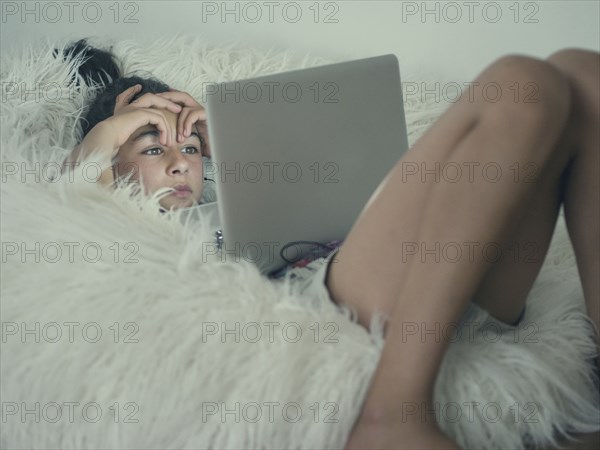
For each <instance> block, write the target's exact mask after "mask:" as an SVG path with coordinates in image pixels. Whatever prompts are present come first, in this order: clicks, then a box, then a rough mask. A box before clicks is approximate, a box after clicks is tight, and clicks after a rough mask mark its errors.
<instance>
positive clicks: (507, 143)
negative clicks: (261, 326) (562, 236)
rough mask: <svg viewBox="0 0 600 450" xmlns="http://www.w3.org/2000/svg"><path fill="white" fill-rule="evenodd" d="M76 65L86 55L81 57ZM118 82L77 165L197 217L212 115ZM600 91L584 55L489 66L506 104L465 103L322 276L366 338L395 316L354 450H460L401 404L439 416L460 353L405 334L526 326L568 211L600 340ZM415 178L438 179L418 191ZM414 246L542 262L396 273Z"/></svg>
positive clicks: (414, 264)
mask: <svg viewBox="0 0 600 450" xmlns="http://www.w3.org/2000/svg"><path fill="white" fill-rule="evenodd" d="M75 51H78V52H84V53H85V52H87V51H90V49H89V48H87V47H86V45H85V41H80V42H78V43H77V44H76V46H75ZM91 54H92V57H93V55H94V54H96V55H97V54H102V52H100V51H98V50H94V49H91ZM103 57H105V58H107V59H105V60H104V61H102V64H103V65H104V66H103V67H97V68H96V69H97V70H96V73H99V69H101V68H102V69H103V70H105V71H107V72H108V73H110V71H112V72H113V73H115V74H116V75H118V69H116V65H115V63H114V61H112V59H111V58H110V55H108V56H107V54H103ZM106 64H110V65H111V67H110V69H105V67H106V66H105V65H106ZM92 72H93V71H92ZM88 73H89V72H88ZM113 78H115V79H114V80H113V81H112V82H111V83H109V85H108V86H107V88H106V90H104V91H103V92H102V93H101V94H100V95H99V96H98V98H97V99H96V100H95V101H94V102H93V103H92V105H91V107H90V110H89V112H88V114H87V115H86V117H85V122H84V139H83V141H82V142H81V144H80V145H79V146H78V147H77V148H76V149H75V150H74V152H73V154H72V155H71V156H70V158H69V161H74V160H75V159H76V158H78V157H81V156H85V155H88V154H89V152H91V151H92V150H94V149H96V150H97V149H100V151H103V152H106V153H108V154H109V155H110V157H111V158H115V161H114V165H113V167H112V169H109V170H107V171H106V173H103V174H102V176H101V179H100V181H101V182H102V183H106V184H110V183H112V182H113V181H115V180H116V179H118V178H120V177H121V176H123V175H128V176H130V177H131V178H130V180H134V181H137V182H139V183H140V185H141V187H142V188H143V189H144V190H145V191H146V192H148V193H152V192H155V191H156V190H157V189H158V188H162V187H168V188H172V189H173V191H172V192H171V194H170V195H169V196H167V197H165V198H163V199H162V200H161V206H162V207H163V208H165V209H169V208H183V207H189V206H192V205H193V204H196V203H198V202H199V201H200V198H201V194H202V179H201V173H202V156H206V157H208V156H210V147H209V145H208V136H207V135H206V127H205V125H206V124H205V121H206V115H205V113H204V110H203V108H202V107H201V106H200V105H199V104H198V103H197V102H196V101H195V100H194V99H192V98H191V97H190V96H189V95H188V94H186V93H184V92H180V91H175V90H172V89H169V88H168V86H166V85H164V84H162V83H158V82H155V81H152V80H144V79H140V78H136V77H131V78H121V77H119V76H115V77H113ZM599 79H600V55H599V54H598V53H596V52H591V51H586V50H579V49H567V50H562V51H559V52H557V53H554V54H553V55H552V56H550V57H549V58H548V59H546V60H539V59H535V58H531V57H525V56H520V55H509V56H505V57H502V58H500V59H498V60H496V61H495V62H493V63H492V64H491V65H489V66H488V67H487V68H485V70H483V71H482V72H481V73H480V74H479V76H478V77H477V78H476V79H475V80H474V83H473V86H475V87H477V86H485V85H486V84H487V83H491V82H493V83H496V85H499V86H500V88H501V92H502V93H503V95H502V96H501V98H499V99H498V100H497V101H495V102H490V101H487V100H486V97H485V96H483V95H482V92H481V90H477V89H475V90H474V91H473V92H471V93H465V94H463V95H462V96H461V97H460V99H459V100H458V101H457V102H456V103H455V104H453V105H452V106H451V107H450V108H449V109H448V110H447V111H446V112H445V113H444V114H443V115H442V116H441V117H440V119H439V120H438V121H437V123H435V124H434V125H433V126H432V127H431V128H430V129H429V130H428V131H427V132H426V133H425V134H424V135H423V136H422V137H421V138H420V139H419V140H418V141H417V143H416V144H415V145H414V146H413V147H412V149H411V150H410V151H409V152H408V153H406V154H405V155H404V156H403V157H402V159H401V160H400V161H399V162H398V163H397V164H396V165H395V166H394V167H393V168H392V169H391V170H390V172H389V173H388V174H387V176H386V177H385V178H384V180H383V181H382V182H381V184H380V186H379V187H378V189H377V191H376V192H375V193H374V194H373V196H372V197H371V199H370V200H369V202H368V203H367V205H366V206H365V207H364V209H363V211H362V212H361V214H360V216H359V217H358V219H357V221H356V223H355V224H354V226H353V228H352V229H351V231H350V232H349V234H348V236H346V239H345V241H344V243H343V245H342V246H338V247H337V248H336V249H335V250H334V251H333V252H331V253H330V254H329V256H328V257H327V258H326V260H325V264H324V265H323V266H321V268H320V269H319V270H318V272H317V273H316V274H315V276H314V280H315V281H314V282H313V283H312V288H314V289H316V288H318V287H322V288H324V289H326V291H327V293H328V295H329V296H330V298H331V300H332V301H333V302H335V303H336V304H339V305H345V306H347V307H350V308H353V309H354V310H355V311H356V312H357V316H358V322H359V323H360V324H361V325H363V326H365V327H367V326H369V323H370V321H371V318H372V317H373V315H374V314H376V313H383V314H384V315H385V316H387V322H386V325H385V326H386V328H385V330H386V331H385V332H386V344H385V347H384V349H383V352H382V355H381V359H380V363H379V365H378V368H377V370H376V372H375V374H374V377H373V379H372V384H371V386H370V390H369V392H368V394H367V397H366V400H365V402H364V404H363V408H362V411H361V415H360V417H359V419H358V420H357V422H356V424H355V427H354V429H353V431H352V433H351V435H350V439H349V442H348V444H347V448H348V449H354V448H400V447H402V448H428V449H432V448H458V447H457V446H456V444H455V443H454V442H452V441H451V440H450V439H449V438H448V437H447V436H445V435H444V434H443V433H442V432H441V430H440V429H439V428H438V427H437V425H436V424H432V423H431V421H428V422H427V423H422V422H420V421H419V420H418V419H417V418H418V417H419V416H420V415H419V414H416V415H414V416H412V417H415V420H413V421H406V420H405V419H404V420H403V418H402V410H401V408H402V406H401V405H402V403H403V402H414V403H415V404H419V405H426V406H427V407H428V409H429V410H432V409H433V386H434V382H435V379H436V374H437V372H438V369H439V366H440V363H441V361H442V357H443V355H444V352H445V350H446V348H447V345H448V342H447V341H445V340H444V339H442V340H440V339H439V336H432V335H429V336H430V337H427V336H428V335H425V336H423V337H422V336H421V334H420V333H416V334H415V335H413V336H414V338H413V339H411V337H408V339H407V337H406V336H404V335H402V323H403V322H405V321H408V322H411V323H417V324H423V325H425V324H429V325H428V329H431V328H432V327H433V326H434V324H441V325H442V326H443V325H444V324H446V323H449V322H453V321H454V322H456V321H458V320H459V319H460V318H461V317H462V315H463V314H464V313H465V311H466V310H467V308H479V307H481V308H484V309H485V310H487V311H488V312H489V314H490V315H491V317H492V318H493V319H495V320H496V321H497V322H499V323H500V324H503V325H505V326H508V327H510V326H511V325H514V324H516V323H518V321H519V320H520V318H521V317H522V314H523V310H524V306H525V300H526V298H527V295H528V293H529V290H530V288H531V286H532V285H533V283H534V281H535V279H536V277H537V275H538V273H539V270H540V268H541V266H542V263H543V261H544V257H545V255H546V252H547V250H548V246H549V243H550V239H551V237H552V234H553V231H554V227H555V224H556V220H557V215H558V212H559V209H560V207H561V205H563V204H564V209H565V218H566V223H567V227H568V231H569V235H570V238H571V240H572V243H573V247H574V250H575V255H576V258H577V265H578V270H579V274H580V277H581V281H582V284H583V291H584V296H585V302H586V308H587V312H588V315H589V317H590V318H591V321H592V322H593V324H594V326H595V328H596V331H597V330H598V329H599V328H600V327H599V315H600V283H599V282H600V277H598V274H599V273H600V266H599V254H598V248H599V234H600V233H599V229H600V185H599V172H598V169H599V166H600V143H599V135H600V133H599V121H600V87H599V85H598V80H599ZM515 87H516V89H517V90H518V94H519V95H518V96H515V95H514V93H515ZM509 93H510V94H509ZM407 163H410V164H412V167H419V168H422V170H425V169H427V170H428V171H429V173H430V175H429V176H426V175H425V176H413V177H406V176H405V174H404V172H403V169H404V167H405V164H407ZM436 163H438V167H439V164H440V163H454V164H458V165H459V166H460V167H468V165H469V164H471V166H473V167H481V165H484V164H486V163H494V164H495V166H496V167H500V172H499V173H501V174H502V176H500V177H499V178H498V177H496V178H495V179H494V182H491V181H490V179H489V178H485V177H482V176H477V173H479V172H475V176H474V177H466V176H464V177H460V178H459V179H458V180H457V179H453V180H452V182H450V181H445V179H444V177H436V176H432V175H431V170H432V168H435V167H436ZM415 164H416V166H415ZM515 170H516V172H515ZM508 174H510V176H509V175H508ZM515 174H517V175H519V176H515ZM406 242H410V243H414V244H417V247H416V248H419V249H426V248H427V249H430V248H434V247H435V246H436V245H440V244H441V245H442V246H443V245H444V243H448V242H454V243H456V242H459V243H462V244H464V245H466V244H467V243H473V242H476V243H478V244H480V247H479V248H481V246H483V245H484V244H486V243H495V244H498V245H500V246H501V248H506V247H507V246H508V245H509V244H511V243H516V244H517V245H519V248H521V249H522V248H523V247H522V246H524V245H525V244H529V243H535V248H537V249H538V253H537V254H536V256H537V258H536V259H535V263H531V261H530V260H527V261H524V260H523V258H519V259H518V260H515V258H514V253H510V255H508V256H507V253H509V252H503V256H502V257H501V258H500V259H499V260H498V261H495V262H493V263H492V262H490V261H489V260H487V259H486V258H485V255H483V254H482V253H481V252H477V251H475V252H474V253H472V254H469V257H468V258H467V257H464V258H460V259H459V260H458V261H457V260H452V261H445V260H444V259H443V258H442V259H441V260H440V259H438V260H437V261H436V260H435V258H427V257H426V255H425V254H422V253H420V252H417V254H416V255H413V257H412V258H408V259H406V258H399V257H398V255H400V254H403V249H404V248H403V244H404V243H406ZM476 248H477V247H476ZM422 251H424V250H422ZM334 255H335V264H330V263H332V262H334V259H333V256H334ZM596 336H598V334H597V333H596Z"/></svg>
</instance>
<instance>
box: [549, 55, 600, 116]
mask: <svg viewBox="0 0 600 450" xmlns="http://www.w3.org/2000/svg"><path fill="white" fill-rule="evenodd" d="M547 61H548V62H549V63H550V64H552V65H553V66H554V67H556V68H557V69H558V70H560V71H561V72H562V73H564V74H565V75H566V76H567V77H568V78H569V79H570V81H571V85H572V86H573V88H574V90H575V91H576V94H577V95H578V96H580V97H582V100H583V101H584V102H585V101H586V99H589V100H590V106H592V109H593V110H596V113H597V104H598V100H599V99H600V85H599V83H598V80H599V79H600V53H598V52H594V51H590V50H584V49H580V48H566V49H563V50H559V51H557V52H555V53H553V54H552V55H550V56H549V57H548V59H547Z"/></svg>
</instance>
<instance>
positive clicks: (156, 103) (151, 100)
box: [131, 93, 183, 114]
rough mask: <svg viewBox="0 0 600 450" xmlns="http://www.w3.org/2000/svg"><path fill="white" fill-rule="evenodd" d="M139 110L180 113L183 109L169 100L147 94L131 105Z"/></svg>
mask: <svg viewBox="0 0 600 450" xmlns="http://www.w3.org/2000/svg"><path fill="white" fill-rule="evenodd" d="M131 104H132V105H133V106H135V107H137V108H158V109H161V108H164V109H168V110H169V111H171V112H173V113H176V114H177V113H179V112H181V110H182V109H183V107H182V106H181V105H178V104H177V103H174V102H172V101H171V100H169V99H166V98H163V97H160V96H158V95H157V94H151V93H147V94H144V95H142V96H141V97H140V98H138V99H137V100H135V101H134V102H132V103H131Z"/></svg>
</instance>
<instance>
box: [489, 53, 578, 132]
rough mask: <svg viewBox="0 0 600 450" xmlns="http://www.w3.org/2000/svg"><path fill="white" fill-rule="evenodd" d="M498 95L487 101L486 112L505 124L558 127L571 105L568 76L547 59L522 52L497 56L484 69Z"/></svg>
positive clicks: (547, 127) (536, 127)
mask: <svg viewBox="0 0 600 450" xmlns="http://www.w3.org/2000/svg"><path fill="white" fill-rule="evenodd" d="M487 71H488V78H489V79H490V80H492V81H493V82H496V83H497V84H498V85H499V86H500V88H501V92H502V94H503V95H502V98H501V100H500V101H498V102H496V103H489V108H488V111H487V114H489V115H492V116H493V117H494V118H495V119H497V120H499V121H501V122H502V121H504V122H507V125H508V126H511V127H513V126H521V127H528V128H530V129H531V128H533V129H545V130H548V129H552V128H554V129H559V130H560V129H562V128H563V126H564V124H565V123H566V121H567V119H568V117H569V114H570V109H571V100H572V99H571V95H572V93H571V85H570V83H569V80H568V78H567V77H566V76H565V75H564V73H563V72H561V71H560V70H559V69H558V68H556V67H555V66H554V65H552V64H551V63H550V62H548V61H543V60H540V59H536V58H531V57H528V56H523V55H507V56H503V57H501V58H499V59H497V60H496V61H495V62H494V63H492V64H491V65H490V66H489V67H488V69H487Z"/></svg>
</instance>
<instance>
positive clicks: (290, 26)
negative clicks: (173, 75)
mask: <svg viewBox="0 0 600 450" xmlns="http://www.w3.org/2000/svg"><path fill="white" fill-rule="evenodd" d="M1 4H2V18H1V22H0V26H1V27H2V28H1V30H0V38H1V49H2V50H5V49H7V48H10V47H15V46H16V47H18V46H21V45H23V44H28V43H31V42H35V41H36V40H38V39H46V38H50V39H54V38H58V37H60V38H64V37H68V38H73V39H76V38H77V39H78V38H81V37H84V36H90V35H94V36H102V35H109V36H111V37H116V38H134V39H139V40H144V41H145V40H152V39H155V38H157V37H159V36H163V35H172V34H173V33H184V34H186V33H197V34H200V35H201V36H204V37H205V38H206V39H207V40H209V41H211V42H222V41H226V40H227V41H228V40H238V41H241V42H244V43H248V44H254V45H257V46H261V47H271V46H275V47H277V48H285V49H287V48H293V49H297V50H298V51H300V52H309V53H312V54H318V55H321V56H325V57H335V58H343V59H346V58H347V59H352V58H359V57H366V56H374V55H377V54H384V53H394V54H396V55H397V56H398V59H399V60H400V65H401V70H403V71H407V72H410V73H411V74H427V73H431V74H434V76H435V75H437V74H444V77H449V78H451V79H453V80H456V81H459V80H463V81H469V80H472V79H473V78H474V77H475V76H476V75H477V74H478V73H479V72H480V71H481V70H482V69H483V68H484V67H485V66H486V65H487V64H489V63H490V62H492V61H493V60H494V59H496V58H497V57H499V56H501V55H503V54H507V53H521V54H526V55H531V56H537V57H540V58H545V57H547V56H548V55H550V54H551V53H552V52H553V51H555V50H557V49H560V48H564V47H582V48H587V49H592V50H596V51H598V50H600V23H599V22H600V19H599V17H600V6H599V5H600V2H599V1H597V0H587V1H585V0H582V1H568V0H544V1H516V0H509V1H496V2H493V1H457V2H452V1H427V2H423V1H397V0H391V1H366V0H359V1H331V2H329V1H320V2H316V1H314V0H308V1H296V2H293V1H256V2H252V1H241V2H240V1H227V2H223V1H214V2H213V1H197V0H191V1H166V0H159V1H119V2H117V1H96V2H94V1H56V2H54V1H41V2H31V1H30V2H22V1H2V2H1ZM227 11H229V12H228V13H226V12H227ZM427 11H429V13H427ZM224 13H226V14H224ZM425 13H426V14H425ZM259 14H260V16H259Z"/></svg>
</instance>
